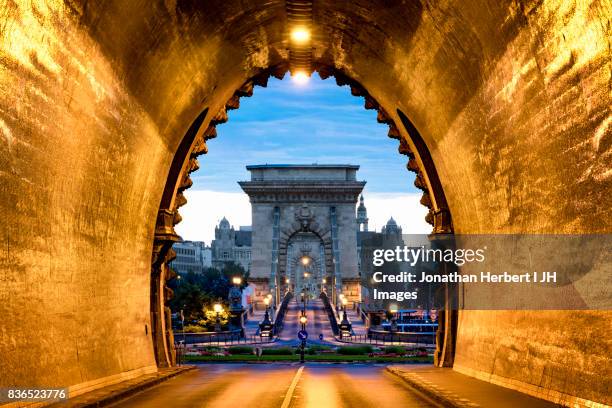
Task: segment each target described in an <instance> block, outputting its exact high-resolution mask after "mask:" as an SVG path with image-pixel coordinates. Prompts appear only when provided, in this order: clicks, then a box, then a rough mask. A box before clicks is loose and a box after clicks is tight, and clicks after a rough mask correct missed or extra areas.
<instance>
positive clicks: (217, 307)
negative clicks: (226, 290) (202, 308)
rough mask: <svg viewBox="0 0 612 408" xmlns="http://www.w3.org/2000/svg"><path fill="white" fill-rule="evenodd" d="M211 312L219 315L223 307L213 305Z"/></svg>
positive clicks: (216, 304)
mask: <svg viewBox="0 0 612 408" xmlns="http://www.w3.org/2000/svg"><path fill="white" fill-rule="evenodd" d="M213 310H214V311H215V313H221V312H222V311H223V306H221V304H220V303H215V304H214V306H213Z"/></svg>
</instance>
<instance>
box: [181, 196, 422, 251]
mask: <svg viewBox="0 0 612 408" xmlns="http://www.w3.org/2000/svg"><path fill="white" fill-rule="evenodd" d="M185 195H186V197H187V204H186V205H185V206H183V207H181V209H180V212H181V216H182V217H183V221H182V222H181V223H180V224H178V225H177V226H176V231H177V233H178V234H179V235H180V236H181V237H182V238H183V239H186V240H192V241H205V242H206V243H207V244H210V241H211V240H212V239H213V238H214V235H215V226H216V225H218V223H219V221H220V220H221V218H223V217H226V218H227V219H228V220H229V222H230V224H232V225H233V226H234V227H235V228H238V227H239V226H241V225H251V204H250V203H249V198H248V196H247V195H246V194H244V193H228V192H219V191H211V190H199V191H198V190H187V192H186V193H185ZM420 198H421V197H420V194H396V193H371V194H368V193H367V192H366V193H365V205H366V207H367V209H368V217H369V219H370V230H373V229H375V228H376V229H377V230H380V228H381V227H382V226H383V225H385V224H386V223H387V221H388V220H389V218H390V217H391V216H393V218H394V219H395V220H396V221H397V223H398V225H400V226H401V227H402V228H403V232H404V233H405V234H426V233H429V232H431V226H430V225H429V224H427V223H426V222H425V221H424V218H425V215H426V214H427V209H426V208H425V207H423V206H422V205H421V204H420V203H419V200H420Z"/></svg>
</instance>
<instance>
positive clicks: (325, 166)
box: [246, 163, 359, 170]
mask: <svg viewBox="0 0 612 408" xmlns="http://www.w3.org/2000/svg"><path fill="white" fill-rule="evenodd" d="M246 168H247V170H252V169H281V168H282V169H285V168H292V169H312V168H322V169H355V170H359V165H357V164H318V163H313V164H267V163H266V164H251V165H248V166H246Z"/></svg>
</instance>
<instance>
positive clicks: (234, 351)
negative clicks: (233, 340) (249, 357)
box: [227, 346, 253, 354]
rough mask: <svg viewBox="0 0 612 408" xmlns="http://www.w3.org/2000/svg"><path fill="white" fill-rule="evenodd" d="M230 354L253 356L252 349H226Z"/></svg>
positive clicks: (235, 347) (238, 347)
mask: <svg viewBox="0 0 612 408" xmlns="http://www.w3.org/2000/svg"><path fill="white" fill-rule="evenodd" d="M227 351H228V353H230V354H253V347H249V346H234V347H230V348H228V349H227Z"/></svg>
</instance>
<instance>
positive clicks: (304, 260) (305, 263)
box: [300, 256, 310, 266]
mask: <svg viewBox="0 0 612 408" xmlns="http://www.w3.org/2000/svg"><path fill="white" fill-rule="evenodd" d="M300 261H301V262H302V265H304V266H306V265H308V264H309V263H310V258H309V257H307V256H303V257H302V259H300Z"/></svg>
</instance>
